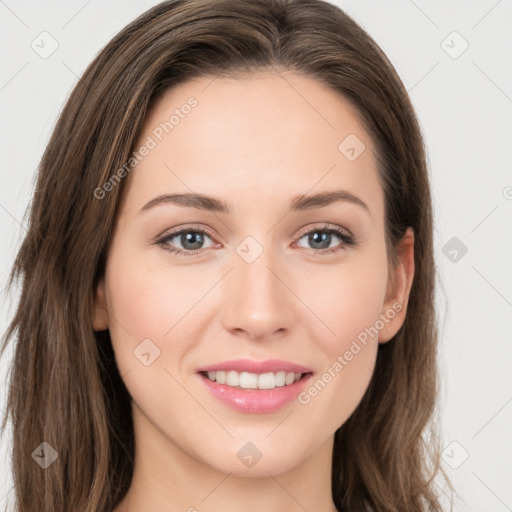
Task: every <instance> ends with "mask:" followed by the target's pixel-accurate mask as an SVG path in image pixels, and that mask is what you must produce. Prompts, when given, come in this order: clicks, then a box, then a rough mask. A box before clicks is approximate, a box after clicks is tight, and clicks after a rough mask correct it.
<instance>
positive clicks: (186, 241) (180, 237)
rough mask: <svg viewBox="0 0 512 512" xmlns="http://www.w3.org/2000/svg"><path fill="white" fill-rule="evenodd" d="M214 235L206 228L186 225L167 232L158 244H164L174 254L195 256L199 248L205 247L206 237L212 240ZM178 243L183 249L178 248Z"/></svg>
mask: <svg viewBox="0 0 512 512" xmlns="http://www.w3.org/2000/svg"><path fill="white" fill-rule="evenodd" d="M212 236H213V235H212V234H211V233H210V232H209V231H208V230H206V229H204V228H192V227H186V228H182V229H180V230H179V231H173V232H171V233H167V234H166V235H165V236H164V237H163V238H160V240H158V241H157V244H159V245H162V246H163V247H164V249H166V250H167V251H168V252H170V253H173V254H178V255H180V256H194V255H196V254H198V252H199V251H198V249H203V248H204V247H203V244H204V241H205V237H206V238H210V240H211V237H212ZM175 239H176V240H175ZM176 243H179V244H181V246H182V249H180V248H176V247H175V245H176Z"/></svg>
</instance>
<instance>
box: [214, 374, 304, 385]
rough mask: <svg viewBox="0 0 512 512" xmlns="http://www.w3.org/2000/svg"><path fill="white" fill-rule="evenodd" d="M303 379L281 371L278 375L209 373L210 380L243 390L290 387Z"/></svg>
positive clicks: (299, 375)
mask: <svg viewBox="0 0 512 512" xmlns="http://www.w3.org/2000/svg"><path fill="white" fill-rule="evenodd" d="M301 377H302V374H301V373H294V372H285V371H279V372H276V373H273V372H269V373H260V374H258V373H249V372H240V373H239V372H236V371H234V370H230V371H227V372H225V371H216V372H208V378H209V379H210V380H211V381H213V382H217V383H219V384H226V385H227V386H230V387H233V388H237V387H240V388H242V389H274V388H276V387H282V386H289V385H290V384H293V383H294V382H297V381H298V380H299V379H300V378H301Z"/></svg>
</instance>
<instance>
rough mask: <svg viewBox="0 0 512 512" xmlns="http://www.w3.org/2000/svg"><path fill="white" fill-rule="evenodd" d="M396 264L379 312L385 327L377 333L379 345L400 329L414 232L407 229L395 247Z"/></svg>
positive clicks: (411, 270) (411, 269)
mask: <svg viewBox="0 0 512 512" xmlns="http://www.w3.org/2000/svg"><path fill="white" fill-rule="evenodd" d="M397 256H398V264H397V266H396V267H395V268H394V269H392V270H391V272H390V273H389V279H388V286H387V290H386V299H385V301H384V306H383V309H382V311H381V318H382V319H383V320H384V322H385V325H384V327H383V329H381V330H380V332H379V343H386V342H388V341H389V340H391V339H392V338H393V336H395V334H396V333H397V332H398V331H399V330H400V327H402V325H403V323H404V321H405V316H406V311H407V303H408V301H409V293H410V291H411V286H412V281H413V278H414V230H413V229H412V228H411V227H409V228H407V230H406V232H405V234H404V236H403V237H402V240H401V241H400V242H399V244H398V247H397Z"/></svg>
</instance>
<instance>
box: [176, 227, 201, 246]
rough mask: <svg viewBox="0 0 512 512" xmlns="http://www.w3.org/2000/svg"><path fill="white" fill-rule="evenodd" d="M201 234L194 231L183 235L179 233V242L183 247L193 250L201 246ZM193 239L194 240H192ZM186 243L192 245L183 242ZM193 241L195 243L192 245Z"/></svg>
mask: <svg viewBox="0 0 512 512" xmlns="http://www.w3.org/2000/svg"><path fill="white" fill-rule="evenodd" d="M202 238H203V236H202V234H201V233H196V232H192V231H191V232H189V233H187V234H185V235H181V243H182V245H183V247H185V248H187V249H190V250H194V249H200V248H201V244H202V243H203V239H202ZM194 240H195V242H194ZM186 243H190V244H192V245H193V247H187V246H186V245H185V244H186ZM194 243H195V245H194Z"/></svg>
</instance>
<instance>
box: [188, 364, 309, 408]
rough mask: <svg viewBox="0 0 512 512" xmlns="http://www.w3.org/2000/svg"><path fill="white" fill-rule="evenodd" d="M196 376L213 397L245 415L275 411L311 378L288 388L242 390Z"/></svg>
mask: <svg viewBox="0 0 512 512" xmlns="http://www.w3.org/2000/svg"><path fill="white" fill-rule="evenodd" d="M209 371H214V370H209ZM290 371H291V370H290ZM254 373H256V372H254ZM297 373H302V372H297ZM198 375H199V378H200V379H201V381H202V382H203V383H204V385H205V386H206V388H207V389H208V390H209V391H210V392H211V393H212V394H213V396H215V397H216V398H218V399H219V400H220V401H221V402H223V403H224V404H226V405H228V406H229V407H231V408H233V409H235V410H237V411H241V412H247V413H270V412H274V411H277V410H278V409H280V408H281V407H283V406H285V405H286V404H288V403H290V402H292V401H293V400H294V399H295V398H297V395H298V394H299V393H300V392H301V391H302V390H303V389H304V387H305V386H306V384H307V382H308V381H309V380H310V379H311V377H312V374H311V373H309V374H308V375H304V376H303V377H302V378H301V379H300V380H298V381H297V382H294V383H293V384H290V385H289V386H282V387H277V388H274V389H242V388H233V387H231V386H226V385H225V384H219V383H217V382H213V381H211V380H210V379H209V378H208V377H206V376H205V375H203V374H202V373H199V374H198Z"/></svg>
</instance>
